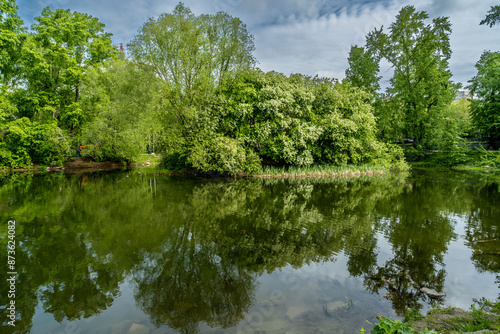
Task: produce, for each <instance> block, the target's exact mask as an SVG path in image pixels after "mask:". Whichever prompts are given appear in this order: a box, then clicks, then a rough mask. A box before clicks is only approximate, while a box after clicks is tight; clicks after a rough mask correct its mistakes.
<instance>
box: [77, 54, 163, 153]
mask: <svg viewBox="0 0 500 334" xmlns="http://www.w3.org/2000/svg"><path fill="white" fill-rule="evenodd" d="M82 87H83V89H82V99H81V102H80V106H81V109H82V113H83V115H85V117H86V120H82V121H81V122H85V124H84V125H83V127H82V132H81V134H79V136H78V137H77V140H78V141H79V142H81V143H82V144H85V145H90V147H89V149H88V150H87V152H86V153H87V154H88V155H89V156H90V157H92V158H93V159H94V160H97V161H106V160H107V161H128V162H130V161H131V160H132V159H133V158H134V157H136V156H138V155H139V154H140V153H142V152H145V151H146V145H147V142H148V138H149V136H150V135H151V134H152V133H153V132H155V131H159V129H158V128H157V127H156V124H155V123H156V119H157V116H158V112H159V110H160V108H161V100H160V96H159V93H158V92H159V90H160V84H159V82H158V80H157V79H156V78H155V77H151V76H149V74H148V73H147V72H146V71H143V70H142V69H141V68H139V66H137V65H136V64H135V63H134V62H132V61H129V60H127V59H113V60H110V61H107V62H106V63H104V64H103V65H102V66H99V67H97V66H93V67H90V68H88V69H87V71H86V74H85V78H84V79H83V81H82Z"/></svg>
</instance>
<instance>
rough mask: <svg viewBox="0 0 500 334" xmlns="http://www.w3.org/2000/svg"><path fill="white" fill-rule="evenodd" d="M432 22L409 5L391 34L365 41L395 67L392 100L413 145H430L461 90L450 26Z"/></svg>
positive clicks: (376, 33)
mask: <svg viewBox="0 0 500 334" xmlns="http://www.w3.org/2000/svg"><path fill="white" fill-rule="evenodd" d="M428 18H429V15H428V14H427V13H426V12H418V11H416V10H415V7H413V6H406V7H404V8H402V9H401V11H400V12H399V14H398V15H397V17H396V21H395V22H394V23H392V24H391V25H390V27H389V31H388V32H384V30H383V27H381V28H380V29H375V30H374V31H373V32H370V33H369V34H368V36H367V40H366V45H367V49H368V50H370V51H371V52H372V53H373V54H374V55H375V56H376V57H379V58H381V59H385V60H387V61H388V62H389V63H390V64H391V66H392V67H393V68H394V75H393V77H392V78H391V81H390V82H391V86H390V87H389V88H388V94H389V97H388V99H390V100H392V102H391V104H392V108H394V110H395V115H396V117H397V115H399V114H401V116H402V123H403V124H402V131H401V133H400V139H403V138H409V139H412V140H413V141H414V145H419V144H425V143H426V141H428V139H429V135H430V131H431V129H432V127H433V126H434V124H435V122H436V120H437V119H439V118H440V117H441V112H442V111H443V109H445V108H446V107H447V106H448V105H449V104H450V102H451V101H452V100H453V98H454V97H455V91H456V89H457V85H455V84H453V83H452V82H451V73H450V71H449V69H448V60H449V58H450V56H451V48H450V41H449V35H450V34H451V24H450V22H449V20H448V18H445V17H439V18H435V19H433V20H432V22H431V23H429V24H426V23H425V21H426V20H427V19H428ZM398 109H400V110H401V113H399V111H398ZM383 116H385V117H391V115H388V114H383Z"/></svg>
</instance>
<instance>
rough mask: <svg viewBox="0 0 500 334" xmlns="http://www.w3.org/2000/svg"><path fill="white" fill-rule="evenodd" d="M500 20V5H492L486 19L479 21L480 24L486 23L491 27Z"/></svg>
mask: <svg viewBox="0 0 500 334" xmlns="http://www.w3.org/2000/svg"><path fill="white" fill-rule="evenodd" d="M499 21H500V6H499V5H497V6H491V8H490V10H489V11H488V14H487V15H486V17H485V18H484V20H482V21H481V23H479V24H480V25H483V24H486V25H488V26H489V27H490V28H491V27H493V26H494V25H495V24H497V23H498V22H499Z"/></svg>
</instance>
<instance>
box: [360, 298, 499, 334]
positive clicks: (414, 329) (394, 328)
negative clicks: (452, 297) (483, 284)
mask: <svg viewBox="0 0 500 334" xmlns="http://www.w3.org/2000/svg"><path fill="white" fill-rule="evenodd" d="M364 332H365V331H364V330H361V333H364ZM370 333H372V334H379V333H380V334H381V333H407V334H411V333H421V334H424V333H465V334H468V333H500V302H492V301H489V300H486V299H484V298H483V299H481V300H477V301H475V303H474V304H473V305H472V306H471V309H470V310H469V311H465V310H463V309H460V308H457V307H452V306H448V307H445V308H443V307H441V306H437V307H435V308H433V309H431V310H430V311H428V312H427V315H426V316H422V315H421V314H420V313H419V312H418V311H416V310H410V311H409V312H407V314H406V316H405V322H401V321H399V320H395V321H394V320H391V319H389V318H385V317H380V319H379V323H378V324H377V325H376V326H375V328H373V330H372V331H371V332H370Z"/></svg>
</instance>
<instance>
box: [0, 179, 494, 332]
mask: <svg viewBox="0 0 500 334" xmlns="http://www.w3.org/2000/svg"><path fill="white" fill-rule="evenodd" d="M465 179H466V178H465V177H464V176H462V178H459V177H458V176H457V174H449V175H448V174H440V175H439V178H436V177H432V176H431V175H429V174H426V173H423V172H421V173H414V175H413V176H412V177H411V178H409V177H408V175H406V174H391V175H388V176H384V177H373V178H359V179H354V180H353V179H334V180H325V179H320V180H313V179H302V180H275V179H271V180H253V179H252V180H201V179H181V178H172V177H171V178H168V177H160V176H156V177H154V176H144V175H141V174H138V173H136V172H127V173H123V172H120V173H101V174H99V173H97V174H89V175H84V176H79V177H78V176H70V175H57V174H51V175H46V176H43V177H42V176H35V177H31V176H29V175H22V174H21V175H13V176H11V177H3V179H2V180H1V186H0V206H1V208H2V210H1V213H0V217H1V220H2V221H4V222H6V221H7V220H9V219H16V220H17V222H18V224H17V235H16V238H17V242H18V245H17V249H16V263H17V265H18V269H17V271H18V273H19V277H18V278H17V284H18V286H22V289H19V291H18V292H17V295H16V310H17V312H18V314H17V318H18V320H19V323H18V326H16V328H15V329H13V328H10V327H8V326H6V322H5V320H2V321H3V323H2V326H3V327H4V328H5V331H4V332H5V333H29V332H30V328H31V326H32V319H33V316H34V314H35V309H36V306H37V305H38V303H41V305H42V307H43V310H44V311H45V312H48V313H51V314H52V315H53V316H54V318H55V319H56V320H57V321H59V322H62V321H63V320H64V321H73V320H76V319H83V318H88V317H91V316H94V315H96V314H100V313H101V312H103V311H104V310H106V309H107V308H109V307H110V306H111V305H112V304H113V302H114V301H115V299H116V298H117V297H118V296H119V295H120V284H121V283H123V282H124V281H125V280H126V279H131V280H132V282H133V286H134V288H133V291H134V298H135V301H136V304H137V307H138V308H140V309H141V310H143V311H144V312H145V313H147V314H148V315H149V317H150V319H151V322H152V323H153V324H154V325H156V326H161V325H168V326H169V327H171V328H173V329H176V330H178V331H180V332H182V333H195V332H196V331H197V330H198V328H199V325H200V324H201V323H206V324H208V325H209V326H210V327H222V328H229V327H234V326H236V325H238V323H240V322H241V321H242V320H243V318H244V317H245V314H246V313H247V312H248V310H249V309H250V308H251V307H252V305H254V303H255V294H256V289H257V288H258V285H259V283H258V280H259V277H261V276H262V275H263V274H264V273H273V272H276V271H277V270H281V269H282V268H284V267H286V266H292V267H293V268H301V267H303V266H304V265H307V264H311V263H325V262H329V261H335V260H336V259H337V257H338V255H339V254H341V253H342V254H345V255H346V256H347V265H346V268H347V270H348V272H349V274H350V275H352V276H354V277H363V278H364V286H365V288H366V289H367V290H368V291H370V292H373V293H376V294H380V295H382V296H384V297H385V298H386V299H387V300H390V302H391V303H392V305H393V309H394V310H395V311H396V313H397V314H400V315H402V314H404V312H405V310H406V309H407V308H408V307H413V308H417V309H419V308H422V306H423V305H424V303H426V302H428V301H429V300H428V297H427V296H425V295H424V294H423V293H422V292H420V288H422V287H428V288H432V289H434V290H436V291H438V292H442V291H443V287H444V285H445V279H446V270H445V264H444V263H443V257H444V255H445V254H446V253H447V251H448V245H449V243H450V242H451V241H452V240H455V239H456V238H457V235H456V233H455V227H454V224H455V223H454V221H453V220H452V219H451V218H450V217H451V214H454V215H462V216H464V217H467V226H466V239H467V245H468V246H469V247H470V248H472V249H474V254H473V256H472V261H473V262H474V263H475V265H476V266H477V268H478V269H479V270H486V271H491V272H493V273H498V272H500V268H499V264H500V261H499V256H498V255H499V254H498V252H497V250H498V249H500V247H499V244H498V242H499V240H500V238H499V235H498V234H499V233H500V232H499V226H498V217H500V214H499V212H498V210H499V209H498V208H499V207H500V205H499V204H500V199H499V195H498V184H496V183H495V182H491V181H488V180H477V179H476V180H474V182H475V183H474V184H471V183H465V182H464V180H465ZM467 179H470V176H467ZM381 237H383V238H385V239H386V240H387V242H389V244H390V245H391V247H392V255H391V257H390V258H389V259H387V260H384V261H380V260H379V243H380V238H381ZM6 240H7V234H6V229H5V230H2V244H3V242H5V244H6ZM0 261H4V263H6V261H7V258H6V254H5V253H4V254H1V255H0ZM0 275H5V273H1V274H0ZM0 279H6V277H4V276H0ZM1 289H2V290H1V291H0V292H1V293H0V295H1V296H2V297H1V298H2V305H7V303H8V302H9V301H8V300H7V299H6V296H7V287H6V286H5V285H2V286H1ZM478 297H480V296H478ZM374 312H377V311H376V310H375V311H374ZM7 313H8V311H7V310H6V309H5V308H0V316H2V319H7V317H6V315H7ZM365 328H366V326H365ZM19 329H22V330H21V331H19Z"/></svg>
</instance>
